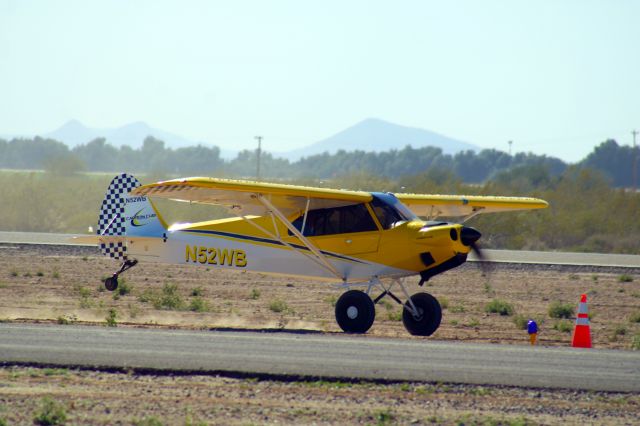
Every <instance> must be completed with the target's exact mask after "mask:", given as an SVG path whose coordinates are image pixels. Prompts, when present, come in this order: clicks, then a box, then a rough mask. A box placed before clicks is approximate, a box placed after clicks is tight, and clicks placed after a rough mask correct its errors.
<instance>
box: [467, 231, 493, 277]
mask: <svg viewBox="0 0 640 426" xmlns="http://www.w3.org/2000/svg"><path fill="white" fill-rule="evenodd" d="M481 236H482V234H481V233H480V232H479V231H478V230H476V229H474V228H471V227H469V226H465V227H463V228H462V231H461V232H460V240H461V241H462V244H464V245H465V246H468V247H469V248H471V251H472V252H473V254H474V255H475V256H476V259H478V262H479V266H480V269H481V270H482V273H483V274H485V275H486V274H487V273H489V272H490V269H489V264H488V263H487V257H486V255H485V253H484V252H483V250H482V249H481V248H480V246H479V245H478V244H477V241H478V240H479V239H480V237H481Z"/></svg>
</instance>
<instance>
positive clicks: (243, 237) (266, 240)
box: [174, 229, 367, 264]
mask: <svg viewBox="0 0 640 426" xmlns="http://www.w3.org/2000/svg"><path fill="white" fill-rule="evenodd" d="M174 232H189V233H192V234H211V235H218V236H221V237H228V238H235V239H238V240H248V241H255V242H258V243H266V244H274V245H277V246H286V244H284V243H283V242H281V241H277V240H271V239H269V238H260V237H251V236H248V235H242V234H233V233H231V232H223V231H209V230H201V229H182V230H179V231H174ZM289 244H290V245H291V246H292V247H295V248H297V249H299V250H307V251H311V250H309V247H306V246H302V245H300V244H291V243H289ZM320 253H322V254H324V255H327V256H331V257H335V258H337V259H341V260H348V261H350V262H358V263H363V264H366V263H367V262H363V261H361V260H358V259H354V258H352V257H346V256H341V255H339V254H335V253H331V252H328V251H324V250H320Z"/></svg>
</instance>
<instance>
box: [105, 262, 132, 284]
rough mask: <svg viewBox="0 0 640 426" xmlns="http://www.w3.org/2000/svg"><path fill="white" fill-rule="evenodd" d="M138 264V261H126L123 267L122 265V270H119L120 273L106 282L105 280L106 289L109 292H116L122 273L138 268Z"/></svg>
mask: <svg viewBox="0 0 640 426" xmlns="http://www.w3.org/2000/svg"><path fill="white" fill-rule="evenodd" d="M137 264H138V261H137V260H136V259H131V260H129V259H127V260H125V261H124V262H123V263H122V265H120V269H119V270H118V272H116V273H114V274H113V275H112V276H111V277H109V278H107V279H106V280H104V288H106V289H107V290H109V291H114V290H115V289H117V288H118V275H120V274H121V273H123V272H124V271H126V270H128V269H131V268H133V267H134V266H136V265H137Z"/></svg>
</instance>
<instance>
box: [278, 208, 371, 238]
mask: <svg viewBox="0 0 640 426" xmlns="http://www.w3.org/2000/svg"><path fill="white" fill-rule="evenodd" d="M303 220H304V215H302V216H300V217H299V218H297V219H296V220H294V221H293V222H292V225H293V226H295V227H296V229H298V231H299V230H300V229H301V228H302V222H303ZM377 230H378V228H377V226H376V224H375V222H374V221H373V218H372V217H371V214H370V213H369V210H367V207H366V206H365V205H364V204H354V205H351V206H344V207H335V208H330V209H317V210H311V211H309V213H308V214H307V221H306V223H305V225H304V232H303V235H304V236H305V237H313V236H319V235H331V234H342V233H351V232H366V231H377ZM289 235H291V231H289Z"/></svg>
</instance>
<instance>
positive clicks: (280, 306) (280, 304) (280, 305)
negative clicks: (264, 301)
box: [269, 299, 289, 313]
mask: <svg viewBox="0 0 640 426" xmlns="http://www.w3.org/2000/svg"><path fill="white" fill-rule="evenodd" d="M269 309H270V310H271V311H272V312H278V313H280V312H286V311H288V310H289V306H288V305H287V302H285V301H284V300H280V299H275V300H272V301H271V302H270V303H269Z"/></svg>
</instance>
